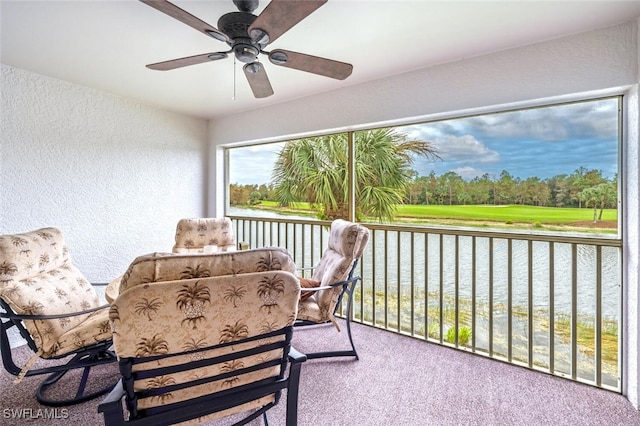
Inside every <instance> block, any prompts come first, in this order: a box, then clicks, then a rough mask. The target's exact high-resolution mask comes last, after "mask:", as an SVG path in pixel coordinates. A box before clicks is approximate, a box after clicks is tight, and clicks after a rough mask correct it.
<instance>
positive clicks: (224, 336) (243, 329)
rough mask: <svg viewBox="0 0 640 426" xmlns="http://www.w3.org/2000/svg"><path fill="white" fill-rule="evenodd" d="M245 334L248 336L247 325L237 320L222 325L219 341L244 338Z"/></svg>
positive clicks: (225, 341)
mask: <svg viewBox="0 0 640 426" xmlns="http://www.w3.org/2000/svg"><path fill="white" fill-rule="evenodd" d="M247 336H249V326H247V324H245V323H244V322H242V321H240V320H238V321H236V323H235V324H227V325H225V326H224V327H223V329H222V332H221V333H220V343H227V342H231V341H234V340H239V339H244V338H246V337H247Z"/></svg>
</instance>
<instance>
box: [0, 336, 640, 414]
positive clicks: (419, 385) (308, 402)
mask: <svg viewBox="0 0 640 426" xmlns="http://www.w3.org/2000/svg"><path fill="white" fill-rule="evenodd" d="M354 336H355V340H356V345H357V347H358V352H359V353H360V361H353V360H350V359H332V360H312V361H308V362H307V363H305V364H304V365H303V368H302V378H301V390H300V404H299V413H298V419H299V422H298V424H299V425H301V426H316V425H323V426H324V425H331V426H340V425H358V426H368V425H371V426H374V425H375V426H378V425H398V426H400V425H403V426H404V425H407V426H413V425H483V426H484V425H528V426H529V425H554V426H555V425H571V426H580V425H593V426H603V425H607V426H609V425H640V412H638V411H636V410H635V409H634V408H633V407H632V405H631V404H630V403H629V402H628V401H627V400H626V399H625V398H624V397H623V396H621V395H618V394H616V393H613V392H608V391H603V390H600V389H596V388H593V387H591V386H587V385H583V384H579V383H574V382H572V381H569V380H565V379H561V378H558V377H552V376H548V375H545V374H541V373H536V372H532V371H529V370H527V369H524V368H520V367H515V366H512V365H508V364H504V363H501V362H498V361H494V360H490V359H486V358H483V357H480V356H475V355H472V354H468V353H464V352H461V351H456V350H453V349H450V348H444V347H440V346H438V345H434V344H430V343H426V342H422V341H419V340H416V339H411V338H409V337H405V336H399V335H395V334H392V333H388V332H384V331H381V330H377V329H374V328H372V327H367V326H361V325H354ZM346 337H347V336H346V333H345V332H342V333H336V331H335V330H334V329H332V328H330V327H325V326H323V327H316V328H313V329H303V330H298V331H296V335H295V337H294V340H295V346H296V348H297V349H298V350H300V351H302V352H305V351H314V350H317V349H320V348H322V347H329V346H331V347H332V349H335V348H336V346H337V345H340V346H341V347H342V346H344V342H345V341H346ZM14 351H15V352H16V355H17V356H19V357H21V358H22V359H25V358H26V357H27V351H26V350H25V348H24V347H22V348H17V349H15V350H14ZM101 370H102V371H101V372H100V376H101V377H100V380H101V381H102V382H108V381H110V380H115V377H116V366H115V365H111V366H108V367H102V368H101ZM12 379H13V377H12V376H10V375H8V374H7V373H6V372H5V371H4V370H2V374H1V375H0V392H1V394H0V408H1V409H2V411H0V424H2V425H5V424H6V425H23V424H24V425H52V424H61V425H62V424H64V425H82V426H88V425H97V424H101V418H100V416H99V415H98V413H97V411H96V409H97V406H98V404H99V402H100V399H97V400H93V401H89V402H86V403H84V404H81V405H77V406H72V407H69V408H68V409H67V411H66V412H61V411H60V409H58V412H57V413H53V414H54V415H55V414H57V415H58V416H57V417H58V418H54V419H46V418H30V419H26V420H25V419H16V418H11V416H12V413H13V412H15V410H18V411H20V410H23V409H31V410H32V411H31V412H30V413H29V412H28V413H29V414H30V416H31V417H37V416H38V414H39V413H40V414H42V415H45V414H48V415H49V416H51V414H52V413H51V412H48V413H42V412H38V409H43V408H46V407H42V406H40V405H39V404H37V402H36V401H35V397H34V393H35V388H36V386H37V384H38V382H39V380H40V379H39V378H36V377H33V378H27V379H25V380H24V381H23V382H22V383H20V384H17V385H15V384H13V383H12V382H11V381H12ZM7 410H9V411H7ZM11 410H14V411H11ZM7 414H9V416H8V417H7ZM62 417H65V418H62ZM269 420H270V424H271V425H272V426H280V425H283V424H284V404H282V403H280V404H279V405H278V406H277V407H275V408H274V409H273V410H271V413H270V415H269ZM222 424H225V425H226V424H228V422H223V423H222ZM261 424H262V422H261V420H258V421H254V422H253V423H252V425H261Z"/></svg>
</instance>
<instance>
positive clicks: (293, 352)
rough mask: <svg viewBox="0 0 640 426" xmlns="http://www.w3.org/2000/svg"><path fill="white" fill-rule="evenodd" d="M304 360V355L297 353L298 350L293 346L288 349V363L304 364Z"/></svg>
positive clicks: (305, 357) (305, 358)
mask: <svg viewBox="0 0 640 426" xmlns="http://www.w3.org/2000/svg"><path fill="white" fill-rule="evenodd" d="M306 360H307V356H306V355H305V354H303V353H302V352H298V350H297V349H296V348H294V347H293V346H291V347H290V348H289V361H290V362H291V363H292V364H297V363H300V362H305V361H306Z"/></svg>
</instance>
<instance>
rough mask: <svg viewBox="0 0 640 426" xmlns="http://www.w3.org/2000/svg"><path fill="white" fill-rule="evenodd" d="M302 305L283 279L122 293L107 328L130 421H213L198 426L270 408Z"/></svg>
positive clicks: (258, 275) (192, 283)
mask: <svg viewBox="0 0 640 426" xmlns="http://www.w3.org/2000/svg"><path fill="white" fill-rule="evenodd" d="M240 254H241V255H242V256H244V255H247V252H240ZM215 256H216V255H210V256H209V257H215ZM248 257H251V255H250V254H249V255H248ZM174 260H176V259H175V258H174V257H173V256H172V257H163V258H157V260H156V263H164V262H165V261H171V263H173V261H174ZM162 277H166V275H162ZM299 296H300V285H299V282H298V279H297V278H296V277H295V276H294V275H293V274H292V273H290V272H287V271H282V270H274V271H263V272H252V273H244V274H237V275H227V276H208V277H198V278H187V279H179V278H178V279H176V280H172V281H157V282H149V283H146V284H145V285H135V286H131V287H129V288H128V289H127V290H125V291H123V292H121V293H120V295H119V296H118V297H117V299H116V300H115V301H114V303H113V304H112V306H111V309H110V319H111V324H112V329H113V344H114V347H115V350H116V353H117V354H118V357H119V358H120V368H121V373H122V376H123V383H124V389H125V395H126V398H125V402H126V405H127V408H128V410H129V412H130V413H131V415H132V416H133V417H137V416H141V417H144V416H149V415H161V416H162V417H160V419H161V420H162V422H163V423H164V422H166V423H173V422H177V421H183V420H187V419H191V418H193V417H194V413H195V414H196V415H197V416H201V415H202V412H199V411H197V410H198V409H203V410H206V412H207V413H212V412H217V413H216V414H211V415H209V416H207V417H205V418H198V421H204V420H211V419H213V418H217V417H222V416H227V415H229V414H233V413H236V412H243V411H246V410H248V409H252V408H258V407H262V406H264V405H265V404H269V403H274V401H277V398H278V397H279V391H275V392H274V388H273V387H271V386H272V385H273V383H274V381H275V380H278V379H282V377H283V375H284V370H285V367H286V359H287V354H288V352H289V348H290V339H291V330H292V325H293V323H294V321H295V318H296V314H297V304H298V298H299ZM132 371H133V372H134V373H133V374H132ZM265 385H266V386H267V387H265ZM198 399H200V400H201V401H202V400H205V401H206V402H201V403H200V404H198V403H197V400H198ZM194 403H195V405H191V404H194Z"/></svg>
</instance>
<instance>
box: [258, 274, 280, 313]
mask: <svg viewBox="0 0 640 426" xmlns="http://www.w3.org/2000/svg"><path fill="white" fill-rule="evenodd" d="M282 293H284V280H283V279H282V278H280V277H278V276H273V277H271V278H269V277H263V278H262V279H261V280H260V283H259V285H258V296H259V297H260V298H261V299H262V302H263V305H262V306H261V307H260V309H262V308H266V309H267V311H268V312H269V313H271V308H272V307H273V306H276V305H278V299H280V296H281V295H282Z"/></svg>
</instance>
